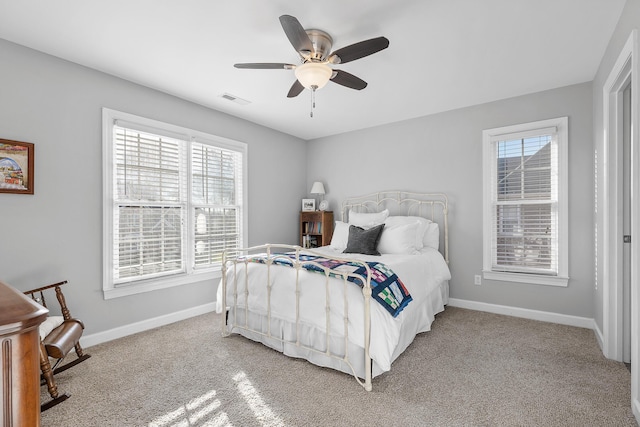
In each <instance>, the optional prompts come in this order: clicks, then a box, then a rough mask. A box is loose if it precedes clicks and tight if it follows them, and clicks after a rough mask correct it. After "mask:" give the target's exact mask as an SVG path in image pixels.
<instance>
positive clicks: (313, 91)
mask: <svg viewBox="0 0 640 427" xmlns="http://www.w3.org/2000/svg"><path fill="white" fill-rule="evenodd" d="M317 87H318V86H311V113H310V116H311V118H313V109H314V108H316V89H317Z"/></svg>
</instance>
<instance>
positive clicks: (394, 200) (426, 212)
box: [342, 191, 449, 263]
mask: <svg viewBox="0 0 640 427" xmlns="http://www.w3.org/2000/svg"><path fill="white" fill-rule="evenodd" d="M384 209H389V215H411V216H420V217H423V218H426V219H429V220H431V221H433V222H435V223H437V224H438V226H439V227H440V229H441V230H444V233H441V244H440V248H441V249H440V250H441V252H442V255H443V256H444V259H445V261H446V262H447V263H448V262H449V219H448V215H449V199H448V198H447V195H446V194H444V193H413V192H408V191H381V192H379V193H371V194H366V195H364V196H356V197H348V198H346V199H345V200H344V201H343V202H342V221H344V222H348V217H349V211H350V210H353V211H354V212H380V211H382V210H384Z"/></svg>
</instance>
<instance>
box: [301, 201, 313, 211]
mask: <svg viewBox="0 0 640 427" xmlns="http://www.w3.org/2000/svg"><path fill="white" fill-rule="evenodd" d="M302 210H303V211H315V210H316V199H302Z"/></svg>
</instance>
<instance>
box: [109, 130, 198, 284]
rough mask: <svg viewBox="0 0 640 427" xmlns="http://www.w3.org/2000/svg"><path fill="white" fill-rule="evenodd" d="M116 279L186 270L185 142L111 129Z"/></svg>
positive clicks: (127, 279) (121, 279) (116, 280)
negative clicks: (112, 137) (113, 152)
mask: <svg viewBox="0 0 640 427" xmlns="http://www.w3.org/2000/svg"><path fill="white" fill-rule="evenodd" d="M113 132H114V140H115V168H116V173H115V180H116V185H115V186H114V189H115V194H114V198H115V202H116V207H115V208H116V211H117V212H115V215H114V219H115V221H116V223H115V226H114V230H115V231H116V233H115V234H114V245H113V251H114V252H113V257H114V270H115V271H114V279H115V283H122V282H126V281H129V280H130V279H131V278H134V277H146V278H149V277H154V276H159V275H165V274H173V273H176V272H183V271H184V261H183V252H184V245H183V237H184V236H185V230H184V221H183V218H184V211H185V208H186V200H185V199H186V196H187V195H186V191H185V188H186V187H185V180H184V177H183V174H182V173H181V170H182V169H185V166H186V163H185V154H184V151H185V150H184V145H185V142H184V141H179V140H176V139H173V138H168V137H163V136H162V135H154V134H151V133H145V132H140V131H136V130H132V129H127V128H123V127H120V126H117V125H114V127H113Z"/></svg>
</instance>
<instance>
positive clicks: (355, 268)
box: [246, 253, 412, 317]
mask: <svg viewBox="0 0 640 427" xmlns="http://www.w3.org/2000/svg"><path fill="white" fill-rule="evenodd" d="M283 255H284V256H283ZM265 256H266V255H264V254H262V255H260V256H248V257H246V259H247V260H248V261H251V262H258V263H262V264H264V263H265ZM285 256H286V258H285ZM272 258H273V263H274V264H278V265H283V266H289V267H293V262H294V261H295V259H296V255H295V253H287V254H278V257H277V258H275V257H274V256H272ZM299 259H300V261H301V262H302V268H304V269H305V270H308V271H312V272H317V273H322V274H324V270H323V269H322V268H321V267H319V266H317V265H314V264H310V263H308V262H307V261H309V262H311V261H313V262H315V263H317V264H319V265H321V266H322V267H325V268H329V269H331V270H337V271H340V272H344V273H353V274H359V275H362V276H363V277H365V278H366V277H367V271H366V268H365V267H364V266H363V265H362V264H360V263H355V262H350V261H345V260H338V259H331V258H325V257H321V256H315V255H304V254H300V256H299ZM362 262H363V263H365V264H367V265H368V266H369V269H370V270H371V291H372V292H371V296H372V297H373V299H374V300H376V301H377V302H378V303H380V304H381V305H382V306H383V307H384V308H385V309H386V310H387V311H388V312H389V313H391V315H392V316H393V317H397V316H398V314H400V312H401V311H402V310H403V309H404V308H405V307H406V306H407V305H408V304H409V303H410V302H411V300H412V298H411V295H410V294H409V291H408V290H407V288H406V287H405V286H404V284H403V283H402V281H401V280H400V278H399V277H398V276H397V275H396V274H395V273H394V272H393V271H392V270H391V269H390V268H389V267H388V266H386V265H385V264H382V263H379V262H365V261H362ZM331 275H332V276H334V277H338V276H339V274H338V273H331ZM347 280H348V281H350V282H353V283H355V284H356V285H358V286H360V287H363V286H364V283H362V280H360V279H359V278H358V277H352V276H348V277H347Z"/></svg>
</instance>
